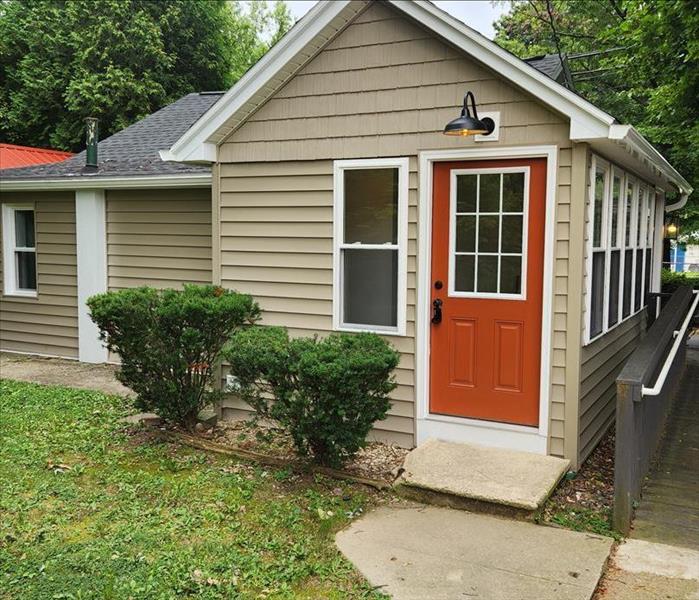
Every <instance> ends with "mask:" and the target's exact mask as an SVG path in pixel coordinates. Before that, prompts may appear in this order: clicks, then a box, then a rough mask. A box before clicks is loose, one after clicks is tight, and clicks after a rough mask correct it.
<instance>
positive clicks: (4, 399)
mask: <svg viewBox="0 0 699 600" xmlns="http://www.w3.org/2000/svg"><path fill="white" fill-rule="evenodd" d="M126 402H127V401H125V400H124V399H122V398H118V397H110V396H105V395H103V394H100V393H96V392H87V391H78V390H73V389H67V388H61V387H50V386H39V385H33V384H27V383H18V382H13V381H7V380H4V381H0V598H2V599H3V600H4V599H8V598H13V599H14V598H17V599H19V598H21V599H22V600H30V599H39V598H40V599H41V600H46V599H54V600H58V599H62V600H65V599H76V600H77V599H84V598H105V599H109V598H115V599H117V598H118V599H120V600H121V599H126V598H134V599H139V600H140V599H142V598H163V599H165V598H168V599H169V598H173V597H194V596H196V597H201V598H314V599H315V598H378V597H380V595H379V594H378V593H377V592H374V591H372V590H371V589H369V587H368V585H367V584H366V582H364V581H363V580H362V579H361V578H360V577H359V576H358V575H357V573H356V572H355V571H354V570H353V568H352V567H351V565H350V564H349V563H348V562H346V561H345V560H344V559H343V558H342V557H341V555H340V554H339V553H338V552H337V550H336V549H335V547H334V545H333V534H334V532H335V531H337V530H338V529H340V528H342V527H343V526H345V525H346V524H347V523H349V522H350V520H351V519H352V518H355V517H356V516H357V515H358V514H360V513H361V511H362V510H366V509H367V508H368V507H369V506H370V505H371V504H372V503H375V502H377V501H379V500H380V499H379V498H378V497H377V496H376V494H374V493H373V492H370V491H369V490H368V489H366V488H363V487H361V486H352V485H348V484H346V483H340V482H337V481H334V480H330V479H325V478H319V477H315V478H310V477H308V478H306V477H299V476H297V475H293V474H292V473H290V472H289V471H287V470H283V469H282V470H279V469H277V470H275V469H265V468H263V467H260V466H256V465H252V464H249V463H245V462H241V461H236V460H232V459H229V458H220V457H218V456H212V455H209V454H206V453H203V452H198V451H194V450H191V449H188V448H185V447H181V446H176V445H173V444H168V443H161V442H158V441H157V440H154V439H152V438H151V437H149V436H148V435H147V434H145V433H143V432H141V433H138V434H129V433H128V432H127V431H126V430H125V429H124V426H123V425H122V424H120V423H119V418H120V417H122V416H124V415H125V414H127V413H128V412H129V406H128V405H127V404H126Z"/></svg>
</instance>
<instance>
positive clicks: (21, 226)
mask: <svg viewBox="0 0 699 600" xmlns="http://www.w3.org/2000/svg"><path fill="white" fill-rule="evenodd" d="M14 212H15V247H16V248H34V247H35V246H36V243H35V242H34V211H33V210H16V211H14Z"/></svg>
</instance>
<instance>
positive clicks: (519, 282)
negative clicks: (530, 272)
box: [449, 167, 529, 299]
mask: <svg viewBox="0 0 699 600" xmlns="http://www.w3.org/2000/svg"><path fill="white" fill-rule="evenodd" d="M451 177H452V181H451V186H450V189H451V199H450V204H451V210H450V215H451V216H450V224H449V231H450V233H449V238H450V240H449V241H450V243H449V247H450V249H451V251H450V253H449V271H450V277H449V295H450V296H459V297H498V298H502V297H506V298H512V299H520V298H524V295H525V290H526V277H525V274H526V251H525V249H526V241H527V239H526V238H527V236H526V227H525V224H526V223H527V218H526V217H527V215H526V212H527V205H528V200H527V199H528V197H529V194H528V192H527V189H528V185H529V184H528V179H529V169H528V167H516V168H512V169H478V170H476V169H463V170H452V172H451Z"/></svg>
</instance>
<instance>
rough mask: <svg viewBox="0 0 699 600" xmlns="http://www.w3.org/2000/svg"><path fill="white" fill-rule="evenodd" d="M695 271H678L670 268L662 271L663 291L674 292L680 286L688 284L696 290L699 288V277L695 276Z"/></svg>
mask: <svg viewBox="0 0 699 600" xmlns="http://www.w3.org/2000/svg"><path fill="white" fill-rule="evenodd" d="M693 275H694V274H693V273H691V274H690V275H688V274H687V273H677V272H675V271H670V270H669V269H663V270H662V271H661V275H660V278H661V281H662V291H663V292H665V293H667V294H672V293H673V292H674V291H675V290H676V289H677V288H678V287H681V286H683V285H688V286H689V287H692V288H694V289H695V290H697V289H699V277H693Z"/></svg>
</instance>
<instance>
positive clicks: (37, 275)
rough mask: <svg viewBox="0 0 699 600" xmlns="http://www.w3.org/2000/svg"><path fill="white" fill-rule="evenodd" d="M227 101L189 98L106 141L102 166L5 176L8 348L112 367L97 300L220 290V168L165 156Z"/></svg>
mask: <svg viewBox="0 0 699 600" xmlns="http://www.w3.org/2000/svg"><path fill="white" fill-rule="evenodd" d="M221 95H222V94H220V93H210V92H205V93H200V94H189V95H187V96H185V97H183V98H181V99H180V100H178V101H177V102H174V103H173V104H170V105H169V106H166V107H165V108H163V109H161V110H159V111H157V112H155V113H153V114H152V115H150V116H149V117H147V118H145V119H143V120H142V121H139V122H138V123H135V124H134V125H132V126H130V127H128V128H126V129H124V130H123V131H120V132H119V133H116V134H114V135H112V136H111V137H109V138H107V139H105V140H103V141H102V142H100V143H99V146H98V166H97V167H96V168H95V167H90V166H86V153H85V152H81V153H79V154H77V155H75V156H74V157H72V158H70V159H68V160H66V161H63V162H60V163H55V164H51V165H41V166H32V167H25V168H20V169H9V170H4V171H1V172H0V202H1V203H2V225H3V226H2V241H3V243H2V256H3V261H2V276H3V289H2V297H1V298H0V349H2V350H8V351H12V352H26V353H31V354H41V355H48V356H62V357H66V358H77V359H80V360H82V361H87V362H104V361H106V360H107V359H108V356H107V353H106V350H105V349H104V348H103V347H102V345H101V344H100V343H99V342H98V339H97V337H96V335H97V330H96V328H95V326H94V325H93V324H92V322H91V321H90V318H89V315H88V313H87V307H86V306H85V300H86V299H87V298H88V297H90V296H91V295H93V294H95V293H98V292H101V291H104V290H107V289H109V290H114V289H120V288H124V287H130V286H139V285H154V286H161V287H168V286H179V285H181V282H183V281H186V282H194V283H210V282H211V168H210V167H209V166H205V165H187V164H176V163H169V162H163V161H162V160H160V157H159V156H158V150H159V149H160V148H162V147H164V146H168V145H169V144H172V143H174V142H175V141H176V140H177V139H178V138H179V137H180V136H181V135H182V134H183V133H184V132H185V131H186V130H187V129H188V128H189V127H190V126H191V125H192V123H194V122H195V121H196V120H197V119H198V118H199V117H201V115H202V114H204V113H205V112H206V111H207V110H208V109H209V108H210V107H211V106H212V105H213V104H214V103H215V102H216V101H217V100H218V99H219V98H220V97H221ZM13 255H14V256H15V260H9V261H8V260H6V259H5V257H8V256H13Z"/></svg>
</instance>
